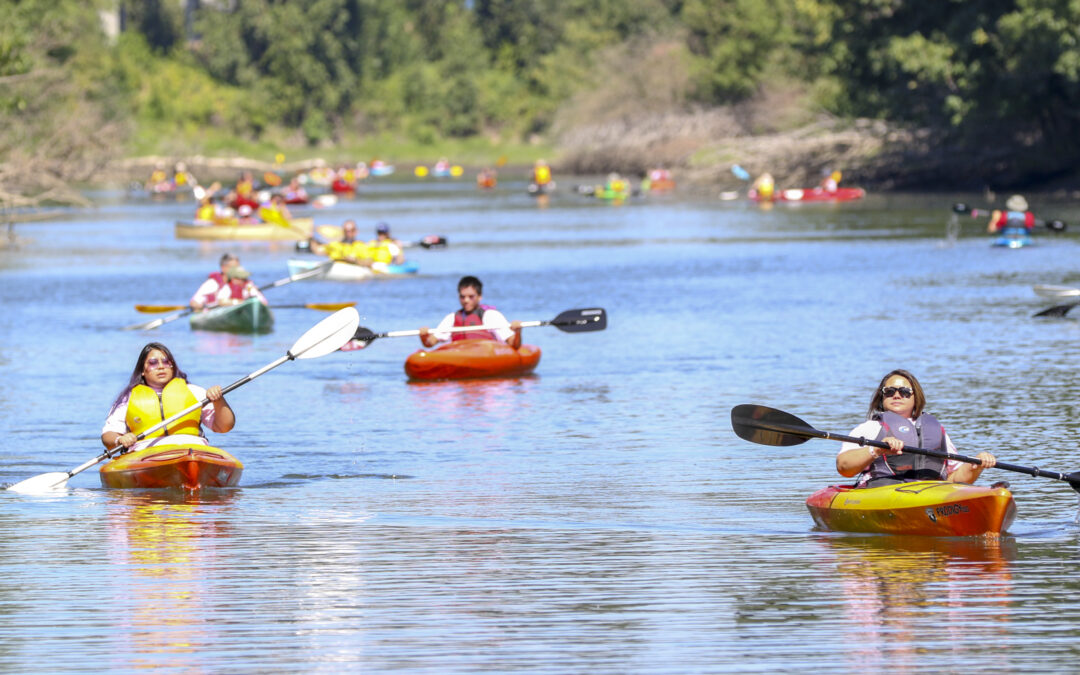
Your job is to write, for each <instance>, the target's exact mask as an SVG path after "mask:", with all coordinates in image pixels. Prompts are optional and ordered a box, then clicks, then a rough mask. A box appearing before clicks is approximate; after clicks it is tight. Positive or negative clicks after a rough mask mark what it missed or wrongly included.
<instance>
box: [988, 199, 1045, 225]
mask: <svg viewBox="0 0 1080 675" xmlns="http://www.w3.org/2000/svg"><path fill="white" fill-rule="evenodd" d="M1034 227H1035V214H1034V213H1032V212H1031V211H1028V203H1027V200H1026V199H1024V197H1023V195H1013V196H1012V197H1009V198H1008V199H1007V200H1005V210H1004V211H1001V210H998V209H995V210H994V211H992V212H991V213H990V222H989V223H987V225H986V231H987V232H990V233H991V234H992V233H994V232H1000V231H1001V230H1004V229H1006V228H1018V229H1019V228H1023V229H1025V230H1027V231H1029V232H1030V231H1031V230H1032V229H1033V228H1034Z"/></svg>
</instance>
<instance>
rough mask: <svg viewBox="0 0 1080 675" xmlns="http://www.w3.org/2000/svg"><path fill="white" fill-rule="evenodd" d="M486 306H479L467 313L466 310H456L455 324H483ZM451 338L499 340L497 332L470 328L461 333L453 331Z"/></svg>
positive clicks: (454, 339)
mask: <svg viewBox="0 0 1080 675" xmlns="http://www.w3.org/2000/svg"><path fill="white" fill-rule="evenodd" d="M483 325H484V308H483V307H482V306H481V307H477V308H476V311H474V312H470V313H468V314H466V313H465V310H459V311H457V312H454V326H483ZM450 339H451V340H452V341H456V340H498V338H497V337H495V333H493V332H491V331H489V330H470V331H464V332H461V333H451V334H450Z"/></svg>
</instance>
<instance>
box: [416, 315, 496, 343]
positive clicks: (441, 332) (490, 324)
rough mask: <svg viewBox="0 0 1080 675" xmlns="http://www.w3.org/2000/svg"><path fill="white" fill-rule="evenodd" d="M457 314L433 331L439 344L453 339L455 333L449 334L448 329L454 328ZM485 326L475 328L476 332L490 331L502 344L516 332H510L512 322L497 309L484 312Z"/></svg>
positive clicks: (446, 319) (449, 317)
mask: <svg viewBox="0 0 1080 675" xmlns="http://www.w3.org/2000/svg"><path fill="white" fill-rule="evenodd" d="M455 314H457V312H450V313H449V314H447V315H446V316H445V317H443V320H442V321H440V322H439V325H438V326H436V327H435V330H433V331H431V334H432V335H434V336H435V339H436V340H438V341H439V342H446V341H447V340H449V339H451V337H452V336H453V335H454V334H453V333H449V332H447V330H446V329H447V328H453V326H454V315H455ZM483 320H484V325H483V326H474V327H473V329H474V330H490V331H491V332H493V333H495V337H497V338H498V339H499V341H500V342H506V341H507V340H509V339H510V338H512V337H514V331H512V330H510V328H509V326H510V322H509V321H507V320H506V317H505V316H503V315H502V312H500V311H499V310H497V309H485V310H484V317H483Z"/></svg>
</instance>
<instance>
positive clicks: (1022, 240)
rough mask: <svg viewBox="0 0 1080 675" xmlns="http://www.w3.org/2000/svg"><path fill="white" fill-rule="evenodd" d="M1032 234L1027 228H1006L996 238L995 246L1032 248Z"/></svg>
mask: <svg viewBox="0 0 1080 675" xmlns="http://www.w3.org/2000/svg"><path fill="white" fill-rule="evenodd" d="M1032 243H1033V242H1032V241H1031V233H1030V231H1029V230H1028V229H1027V228H1026V227H1006V228H1005V229H1003V230H1002V231H1001V232H1000V233H999V234H998V236H997V237H995V238H994V243H993V245H994V246H1001V247H1003V248H1023V247H1025V246H1031V244H1032Z"/></svg>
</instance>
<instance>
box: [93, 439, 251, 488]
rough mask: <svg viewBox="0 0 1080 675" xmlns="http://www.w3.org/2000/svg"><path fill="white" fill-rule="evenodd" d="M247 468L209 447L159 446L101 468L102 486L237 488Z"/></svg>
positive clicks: (131, 453)
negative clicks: (241, 475)
mask: <svg viewBox="0 0 1080 675" xmlns="http://www.w3.org/2000/svg"><path fill="white" fill-rule="evenodd" d="M243 471H244V465H243V464H241V463H240V460H238V459H236V458H235V457H233V456H232V455H230V454H229V453H227V452H225V451H224V450H221V449H219V448H213V447H210V446H208V445H179V444H169V445H164V444H163V445H155V446H151V447H149V448H143V449H142V450H136V451H135V452H129V453H127V454H124V455H120V456H119V457H116V458H115V459H112V460H110V461H109V462H108V463H107V464H105V465H104V466H102V467H101V484H102V485H103V486H104V487H109V488H184V489H185V490H199V489H202V488H208V487H214V488H217V487H233V486H235V485H236V484H237V483H239V482H240V474H241V473H243Z"/></svg>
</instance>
